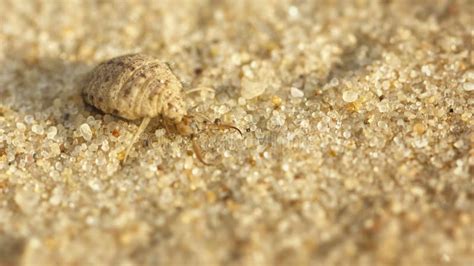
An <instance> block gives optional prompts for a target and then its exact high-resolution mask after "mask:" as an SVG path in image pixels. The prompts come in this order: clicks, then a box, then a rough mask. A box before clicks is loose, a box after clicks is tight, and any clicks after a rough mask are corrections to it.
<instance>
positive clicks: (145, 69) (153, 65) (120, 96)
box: [81, 54, 182, 120]
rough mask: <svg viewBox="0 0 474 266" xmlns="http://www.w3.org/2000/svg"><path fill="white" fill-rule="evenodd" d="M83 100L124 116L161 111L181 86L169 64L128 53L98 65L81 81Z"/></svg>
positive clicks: (136, 116)
mask: <svg viewBox="0 0 474 266" xmlns="http://www.w3.org/2000/svg"><path fill="white" fill-rule="evenodd" d="M81 86H82V93H83V96H84V99H85V101H86V102H87V103H89V104H91V105H93V106H95V107H96V108H98V109H100V110H102V111H103V112H105V113H111V114H114V115H117V116H120V117H123V118H126V119H130V120H133V119H139V118H144V117H155V116H158V115H160V114H162V113H163V112H164V110H165V108H167V107H166V106H167V104H168V102H169V101H170V100H171V99H179V100H181V93H182V86H181V83H180V82H179V80H178V79H177V78H176V77H175V76H174V74H173V73H172V72H171V70H170V69H169V67H168V66H167V65H166V64H165V63H163V62H160V61H158V60H156V59H154V58H152V57H149V56H146V55H143V54H131V55H124V56H120V57H116V58H113V59H111V60H108V61H106V62H103V63H101V64H99V65H98V66H97V67H96V68H95V69H93V70H92V71H91V72H90V73H89V74H88V75H86V77H85V78H84V80H83V82H82V85H81Z"/></svg>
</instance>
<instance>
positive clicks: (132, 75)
mask: <svg viewBox="0 0 474 266" xmlns="http://www.w3.org/2000/svg"><path fill="white" fill-rule="evenodd" d="M80 86H81V90H82V96H83V98H84V101H85V102H86V103H88V104H90V105H93V106H94V107H96V108H97V109H99V110H101V111H103V112H104V113H109V114H113V115H115V116H119V117H122V118H125V119H128V120H136V119H142V122H141V124H140V126H139V127H138V129H137V131H136V133H135V134H134V136H133V138H132V141H131V143H130V144H129V146H128V148H127V150H126V152H125V157H124V161H125V160H126V158H127V156H128V154H129V152H130V150H131V148H132V146H133V144H134V143H135V142H136V141H137V140H138V138H139V137H140V135H141V134H142V133H143V131H144V130H145V129H146V127H147V125H148V123H149V122H150V121H151V119H152V118H155V117H159V118H161V119H162V121H163V123H164V125H165V127H166V128H169V126H173V128H174V129H175V131H176V132H177V133H178V134H180V135H183V136H188V137H190V138H191V139H192V140H193V149H194V152H195V154H196V157H197V158H198V159H199V160H200V161H201V162H202V163H204V164H208V163H206V162H204V160H203V159H202V156H201V151H200V148H199V146H198V145H197V144H196V143H195V142H194V136H195V135H196V133H197V132H196V130H198V129H199V128H198V126H197V125H196V124H195V123H194V122H195V121H196V120H195V119H194V116H192V115H189V114H188V110H187V108H186V104H185V101H184V100H183V95H184V94H183V86H182V85H181V82H180V81H179V80H178V78H177V77H176V76H175V75H174V74H173V72H172V71H171V69H170V68H169V66H168V65H167V64H166V63H164V62H162V61H159V60H157V59H155V58H153V57H150V56H147V55H144V54H127V55H123V56H119V57H115V58H112V59H110V60H107V61H105V62H102V63H100V64H99V65H98V66H96V67H95V68H94V69H93V70H92V71H90V72H89V73H88V74H86V75H85V77H84V78H83V80H82V81H81V85H80ZM196 90H199V89H194V90H190V91H189V92H193V91H196ZM205 125H206V126H207V127H208V128H232V129H235V130H237V131H238V132H239V133H240V134H242V132H241V131H240V130H239V129H238V128H236V127H234V126H232V125H225V124H217V123H215V124H207V123H205Z"/></svg>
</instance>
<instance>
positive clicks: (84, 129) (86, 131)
mask: <svg viewBox="0 0 474 266" xmlns="http://www.w3.org/2000/svg"><path fill="white" fill-rule="evenodd" d="M79 130H80V132H81V135H82V137H83V138H84V139H85V140H86V141H90V140H91V139H92V131H91V128H90V127H89V125H88V124H82V125H81V126H80V128H79Z"/></svg>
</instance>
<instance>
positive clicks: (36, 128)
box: [31, 125, 44, 135]
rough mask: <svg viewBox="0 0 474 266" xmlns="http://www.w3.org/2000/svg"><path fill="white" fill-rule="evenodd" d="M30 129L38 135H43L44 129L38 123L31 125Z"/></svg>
mask: <svg viewBox="0 0 474 266" xmlns="http://www.w3.org/2000/svg"><path fill="white" fill-rule="evenodd" d="M31 131H33V133H35V134H38V135H43V133H44V129H43V127H42V126H40V125H33V126H32V127H31Z"/></svg>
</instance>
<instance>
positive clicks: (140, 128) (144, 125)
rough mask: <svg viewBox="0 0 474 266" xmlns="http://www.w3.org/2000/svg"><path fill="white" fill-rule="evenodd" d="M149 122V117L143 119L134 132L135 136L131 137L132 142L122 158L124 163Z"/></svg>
mask: <svg viewBox="0 0 474 266" xmlns="http://www.w3.org/2000/svg"><path fill="white" fill-rule="evenodd" d="M150 121H151V118H149V117H145V118H143V120H142V123H141V124H140V126H139V127H138V129H137V131H136V132H135V135H133V138H132V141H131V142H130V144H129V145H128V148H127V151H126V152H125V156H124V158H123V162H124V163H125V162H126V161H127V157H128V153H129V152H130V150H131V149H132V146H133V144H134V143H135V142H136V141H137V140H138V138H139V137H140V135H141V134H142V133H143V131H145V129H146V127H147V126H148V123H150Z"/></svg>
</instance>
